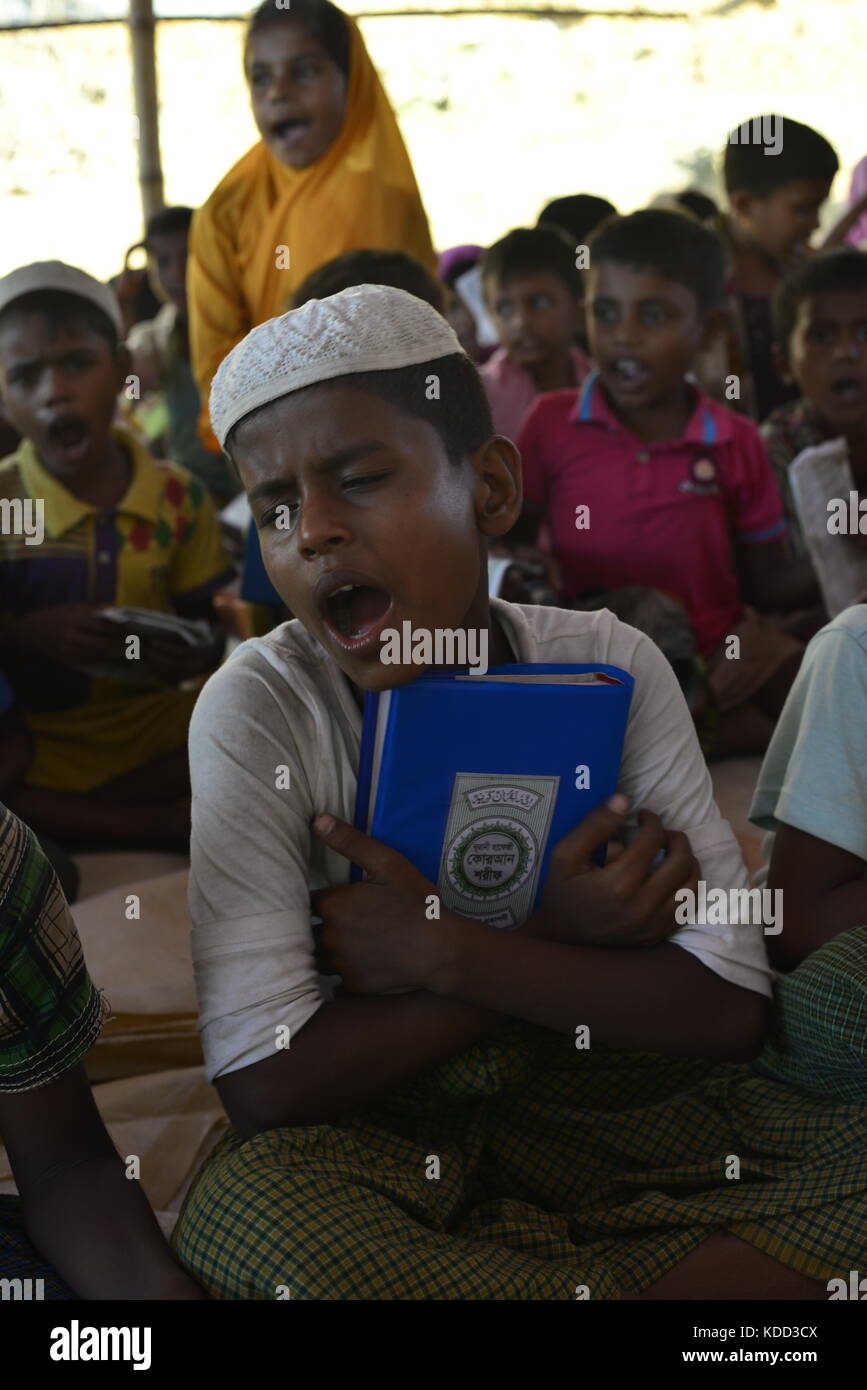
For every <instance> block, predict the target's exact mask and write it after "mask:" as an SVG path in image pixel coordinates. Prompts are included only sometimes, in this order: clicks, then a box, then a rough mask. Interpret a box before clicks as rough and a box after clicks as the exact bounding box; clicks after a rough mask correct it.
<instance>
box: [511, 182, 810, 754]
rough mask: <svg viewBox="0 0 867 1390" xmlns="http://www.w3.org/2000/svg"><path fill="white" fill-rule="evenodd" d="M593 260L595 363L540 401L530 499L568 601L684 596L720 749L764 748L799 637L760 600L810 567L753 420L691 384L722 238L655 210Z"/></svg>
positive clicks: (712, 312) (714, 318) (528, 457)
mask: <svg viewBox="0 0 867 1390" xmlns="http://www.w3.org/2000/svg"><path fill="white" fill-rule="evenodd" d="M590 265H591V268H590V270H589V272H588V282H589V283H588V308H589V322H588V331H589V337H590V343H591V348H592V351H593V356H594V359H595V361H596V364H597V370H596V371H595V372H594V373H593V374H592V376H590V377H589V378H588V380H587V381H586V382H585V383H584V386H583V388H582V389H581V391H580V392H576V391H558V392H555V393H552V394H551V395H549V396H546V397H543V398H542V399H541V400H539V401H537V402H536V404H535V405H534V406H533V407H532V409H531V410H530V412H529V413H528V415H527V418H526V419H525V421H524V425H523V427H522V429H521V432H520V434H519V436H518V447H519V449H520V451H521V455H522V458H523V462H524V489H525V495H526V498H527V501H528V503H529V504H530V508H531V510H532V508H533V507H535V509H536V514H537V515H538V516H539V517H542V516H544V519H545V521H546V523H547V526H548V529H549V531H550V535H551V543H552V550H553V553H554V557H555V559H556V560H557V561H558V562H559V564H560V567H561V569H562V572H563V575H564V581H565V586H566V594H567V595H568V596H569V597H570V598H577V596H578V595H579V594H581V593H582V592H583V591H585V590H587V589H590V588H592V587H594V586H600V585H601V586H604V587H605V588H615V589H616V588H620V587H622V586H624V585H633V584H637V585H643V586H648V587H650V588H653V589H658V590H662V591H663V592H664V593H667V594H671V595H673V596H674V597H675V598H677V599H679V600H680V602H681V603H682V604H683V606H684V608H685V609H686V612H687V615H688V617H689V619H690V621H691V623H692V626H693V630H694V632H695V637H696V642H697V645H698V649H699V652H700V654H701V655H702V656H703V657H704V658H705V660H706V662H707V665H708V671H709V678H710V684H711V688H712V691H713V693H714V696H715V699H716V702H717V705H718V707H719V710H720V728H719V734H718V738H717V742H716V744H715V746H714V751H715V752H716V753H718V754H722V753H728V752H762V751H764V749H765V748H766V747H767V743H768V739H769V737H770V734H771V732H772V729H773V721H774V719H775V718H776V716H777V714H778V713H779V711H780V709H781V708H782V705H783V701H784V699H785V697H786V693H787V691H788V689H789V686H790V685H791V682H792V679H793V678H794V674H795V671H796V670H797V665H798V662H799V660H800V655H801V651H802V647H801V645H800V643H798V642H797V641H796V640H795V639H794V638H791V637H789V636H788V635H787V634H786V633H784V632H783V631H781V630H780V629H779V628H777V627H775V626H772V625H771V624H770V623H768V622H767V621H766V620H763V619H761V618H760V617H759V616H758V614H757V613H756V612H755V611H754V610H755V609H758V610H764V611H783V612H785V611H787V610H788V609H790V608H796V607H798V606H799V605H800V603H801V602H802V601H803V599H804V586H806V587H807V588H808V590H809V592H810V593H812V579H811V578H810V577H809V576H807V578H806V579H805V578H804V576H803V575H801V574H799V572H798V571H797V570H796V571H794V572H793V571H792V569H791V564H790V554H789V549H788V541H787V537H786V524H785V520H784V518H783V514H782V506H781V503H780V497H779V493H778V492H777V488H776V486H775V483H774V477H773V473H772V471H771V467H770V464H769V462H768V459H767V455H766V454H765V451H764V448H763V446H762V443H761V440H760V438H759V435H758V432H757V430H756V427H755V425H753V424H752V423H751V422H750V421H748V420H745V419H744V418H743V417H741V416H738V415H735V414H734V412H732V411H729V410H726V409H725V408H724V407H723V406H720V405H717V404H716V403H715V402H713V401H711V400H710V399H709V397H707V396H706V395H704V393H703V392H701V391H700V390H698V389H697V388H696V387H695V386H694V385H692V384H691V383H690V381H689V380H688V374H689V371H690V367H691V365H692V362H693V359H694V357H695V355H696V353H697V352H698V350H699V349H700V347H701V346H702V344H703V343H706V342H707V341H709V339H710V338H711V337H712V336H713V334H714V332H715V331H716V328H717V326H718V321H719V316H718V307H719V299H720V295H721V292H722V287H723V277H724V263H723V251H722V247H721V245H720V243H719V241H718V239H717V237H716V236H715V235H714V234H713V232H711V231H709V230H708V229H707V228H705V227H702V226H701V225H700V224H699V223H698V222H696V221H694V220H692V219H691V218H687V217H683V216H681V214H680V213H676V212H668V211H664V210H662V209H645V210H643V211H641V212H636V213H632V214H631V215H630V216H628V217H621V218H617V219H614V220H612V221H609V222H608V223H606V225H605V227H604V228H603V229H602V230H601V231H600V232H599V233H598V234H597V235H596V236H595V237H594V238H593V239H592V240H591V243H590ZM747 605H753V607H752V608H748V607H747ZM732 638H737V642H735V643H732V641H731V639H732Z"/></svg>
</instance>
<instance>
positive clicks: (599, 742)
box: [352, 664, 634, 927]
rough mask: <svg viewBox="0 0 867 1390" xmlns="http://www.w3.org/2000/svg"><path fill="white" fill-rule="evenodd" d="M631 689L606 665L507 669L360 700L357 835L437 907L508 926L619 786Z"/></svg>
mask: <svg viewBox="0 0 867 1390" xmlns="http://www.w3.org/2000/svg"><path fill="white" fill-rule="evenodd" d="M633 685H634V680H633V677H632V676H631V675H630V674H629V672H628V671H623V670H621V669H620V668H619V667H616V666H604V665H587V664H584V665H529V666H527V665H511V666H497V667H491V669H490V670H489V671H488V672H486V674H485V675H476V674H473V675H469V674H466V675H465V674H463V673H462V672H452V671H449V672H434V673H432V674H430V675H424V676H420V677H419V678H418V679H417V680H414V681H412V682H411V683H410V684H409V685H405V686H401V687H399V688H398V689H396V690H388V691H383V692H375V693H368V695H367V697H366V701H365V708H364V724H363V729H362V739H361V759H360V766H359V776H358V795H357V801H356V815H355V824H356V826H357V827H358V828H359V829H360V830H364V831H366V832H367V833H368V834H369V835H373V836H374V837H375V838H376V839H377V840H382V841H383V842H384V843H385V844H387V845H391V846H392V848H393V849H396V850H399V851H400V853H401V854H403V855H405V856H406V858H407V859H409V860H410V861H411V862H412V863H413V864H415V866H416V868H417V869H419V870H421V872H422V873H423V874H424V875H425V877H426V878H428V879H430V880H431V882H432V883H435V884H436V885H437V889H438V892H439V895H440V899H441V901H442V903H443V905H444V906H445V907H446V908H448V909H450V910H451V911H453V912H460V913H462V914H463V915H464V916H466V917H472V918H475V919H477V920H478V921H484V922H489V923H491V924H492V925H494V926H500V927H518V926H520V925H521V924H522V923H523V922H525V921H526V920H527V918H528V917H529V916H530V914H531V913H532V911H533V909H534V908H535V906H536V904H537V903H538V901H539V897H540V896H541V892H542V887H543V885H544V882H545V874H546V872H547V868H548V860H549V858H550V855H551V850H552V849H553V847H554V845H555V844H556V843H557V841H558V840H561V839H562V838H563V836H564V835H567V834H568V833H569V831H570V830H572V829H573V827H574V826H575V825H577V824H578V822H579V821H580V820H581V819H582V818H583V817H584V816H586V815H587V814H588V812H589V811H592V810H593V809H594V808H595V807H596V806H598V805H599V804H600V803H601V802H603V801H605V800H606V798H607V797H609V796H610V795H611V794H612V793H613V792H614V791H616V789H617V781H618V777H619V773H620V759H621V757H622V754H623V741H624V738H625V735H626V723H627V719H628V717H629V704H630V701H631V699H632V688H633ZM605 848H606V847H605V846H604V845H602V846H601V847H600V850H599V852H598V857H597V862H599V863H604V858H605ZM360 877H361V872H360V870H359V869H357V867H356V866H353V870H352V879H353V880H354V881H357V880H358V879H359V878H360Z"/></svg>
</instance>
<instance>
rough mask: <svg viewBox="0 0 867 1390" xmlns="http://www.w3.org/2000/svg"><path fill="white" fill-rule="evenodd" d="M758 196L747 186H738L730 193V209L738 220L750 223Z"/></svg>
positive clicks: (746, 223)
mask: <svg viewBox="0 0 867 1390" xmlns="http://www.w3.org/2000/svg"><path fill="white" fill-rule="evenodd" d="M755 203H756V197H755V194H754V193H750V192H749V190H748V189H746V188H736V189H735V191H734V192H733V193H730V194H729V210H730V212H731V213H732V215H733V216H734V217H735V218H736V220H737V221H738V222H742V223H744V224H745V225H747V226H748V225H749V224H750V223H751V222H752V220H753V212H754V211H755Z"/></svg>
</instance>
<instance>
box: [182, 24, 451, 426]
mask: <svg viewBox="0 0 867 1390" xmlns="http://www.w3.org/2000/svg"><path fill="white" fill-rule="evenodd" d="M346 22H347V24H348V25H349V28H350V33H351V42H350V55H349V83H348V88H347V94H346V109H345V113H344V119H343V126H342V128H341V131H340V134H339V135H338V136H337V139H336V140H335V141H334V143H333V144H332V145H331V146H330V148H329V149H328V150H327V151H326V152H325V154H324V155H323V156H322V157H321V158H320V159H318V160H317V161H316V163H315V164H311V165H310V166H309V167H308V168H306V169H291V168H289V167H288V166H287V165H285V164H282V163H281V162H280V160H278V159H277V158H276V156H275V155H273V154H272V153H271V151H270V150H269V149H268V147H267V146H266V144H265V142H264V140H260V141H259V142H258V143H257V144H255V145H254V146H253V148H252V149H250V150H248V151H247V153H246V154H245V155H244V156H243V158H241V159H239V160H238V163H237V164H235V165H234V167H233V168H232V169H230V170H229V172H228V174H226V176H225V178H223V179H222V180H221V181H220V183H219V184H218V185H217V187H216V188H215V189H214V191H213V193H212V194H211V196H210V197H209V198H208V200H207V202H206V203H204V204H203V206H202V207H201V208H200V209H199V210H198V212H197V213H196V215H195V217H194V219H193V225H192V229H191V234H190V253H189V260H188V265H187V298H188V303H189V316H190V350H191V356H192V363H193V371H194V373H195V377H196V380H197V382H198V385H199V390H200V392H201V396H202V419H201V422H200V429H201V433H202V437H203V438H204V439H205V440H206V442H207V443H209V444H210V445H211V447H212V448H215V449H216V448H218V447H219V446H218V444H217V442H216V439H215V438H214V436H213V434H212V433H211V430H210V425H209V423H208V418H207V402H208V394H209V392H210V388H211V381H212V380H213V377H214V373H215V372H216V370H217V368H218V366H219V365H220V363H221V362H222V360H223V358H224V357H225V356H226V355H227V353H229V352H230V351H231V349H232V348H233V347H234V346H235V344H236V343H239V342H240V341H241V339H242V338H243V337H244V336H245V335H246V334H247V333H248V332H249V331H250V329H251V328H254V327H255V326H256V324H259V323H264V322H265V320H266V319H269V318H274V317H275V316H276V315H278V314H282V313H285V311H286V309H287V308H288V302H287V301H288V299H289V295H290V293H291V291H292V290H293V289H294V288H295V287H296V286H297V285H299V284H300V283H301V281H302V280H303V279H304V278H305V276H307V275H308V274H309V273H310V272H311V271H312V270H315V269H316V268H317V267H318V266H320V265H324V264H325V262H326V261H330V260H332V259H333V258H334V257H335V256H339V255H340V254H341V253H342V252H344V251H351V250H359V249H363V248H365V247H373V248H380V249H384V250H400V251H405V252H407V253H408V254H409V255H412V256H415V257H416V259H417V260H420V261H421V262H423V264H424V265H425V266H427V268H428V269H429V270H431V271H434V272H435V270H436V256H435V254H434V250H433V245H432V243H431V239H430V232H429V229H428V224H427V217H426V215H425V211H424V207H423V205H422V201H421V197H420V194H419V191H418V186H417V184H416V181H415V175H414V174H413V171H412V165H411V164H410V161H409V156H408V154H407V152H406V147H405V145H404V143H403V137H402V136H401V133H400V130H399V128H398V125H397V121H396V120H395V117H394V113H393V111H392V109H391V106H390V104H389V100H388V97H387V96H386V94H385V91H384V89H383V86H382V83H381V82H380V80H379V76H378V74H377V72H376V69H375V68H374V66H373V63H372V62H371V60H370V56H369V54H368V52H367V49H366V48H365V46H364V40H363V39H362V37H361V34H360V32H359V30H358V28H357V26H356V24H355V23H354V21H353V20H352V19H350V18H349V16H346Z"/></svg>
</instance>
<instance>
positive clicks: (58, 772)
mask: <svg viewBox="0 0 867 1390" xmlns="http://www.w3.org/2000/svg"><path fill="white" fill-rule="evenodd" d="M120 329H121V322H120V314H119V310H118V308H117V303H116V301H115V300H114V298H113V295H112V293H111V291H110V290H108V289H107V288H106V287H105V286H104V285H101V284H100V283H99V282H98V281H97V280H94V279H92V277H91V276H89V275H86V274H85V273H84V271H81V270H77V269H75V268H74V267H72V266H67V265H63V264H62V263H61V262H59V261H47V262H44V263H42V264H37V265H31V266H23V267H21V268H20V269H19V270H15V271H13V272H12V273H11V274H10V275H7V276H5V277H4V278H3V279H2V280H0V389H2V392H3V399H4V408H5V410H6V413H7V415H8V416H9V418H10V420H12V421H13V423H14V424H15V426H16V428H17V429H19V430H20V432H21V434H22V435H23V436H24V438H23V440H22V443H21V445H20V446H19V448H18V450H17V451H16V452H15V453H14V454H12V455H10V457H9V458H8V459H6V460H4V462H3V463H2V464H0V497H4V498H7V499H8V500H9V506H10V515H15V514H20V515H21V516H22V517H24V516H25V515H27V510H26V509H27V508H32V509H33V515H34V516H36V515H37V514H39V515H41V516H42V525H41V528H40V529H41V530H42V531H44V534H42V535H39V534H38V532H37V531H36V530H34V529H33V528H32V527H31V528H30V529H31V531H32V532H33V533H32V534H31V535H27V534H22V533H20V532H19V533H15V532H14V530H13V529H12V528H10V529H9V530H8V531H6V532H4V534H3V535H0V657H2V666H3V670H4V672H5V674H6V676H7V677H8V679H9V681H10V683H11V685H12V687H13V691H14V694H15V699H16V703H17V705H18V707H19V709H20V710H21V711H22V713H23V714H24V715H25V717H26V719H27V723H28V726H29V728H30V731H31V734H32V735H33V737H34V743H35V747H34V758H33V762H32V764H31V766H30V768H29V770H28V772H27V774H26V777H25V778H24V780H23V781H22V782H21V783H20V784H19V785H18V786H16V787H13V788H11V789H10V790H9V792H8V793H7V799H8V802H9V805H10V806H11V808H12V809H13V810H14V811H16V812H17V813H18V814H19V815H20V816H21V817H22V818H23V819H26V820H27V821H28V823H29V824H31V825H32V826H33V828H34V829H35V830H36V831H38V832H42V833H45V834H48V835H50V836H52V837H53V838H55V839H57V840H59V841H60V842H61V843H64V842H71V841H77V842H82V841H83V842H87V843H98V844H103V843H106V844H109V843H110V844H133V845H140V846H142V847H144V846H149V847H156V846H163V845H164V846H166V847H168V848H179V849H186V846H187V843H188V835H189V772H188V765H187V756H186V734H187V727H188V724H189V717H190V712H191V710H192V707H193V704H194V702H195V691H191V690H188V689H180V688H179V686H180V685H181V683H182V682H184V681H187V680H189V679H190V678H191V677H194V676H197V675H201V674H203V673H204V672H207V671H210V670H212V669H213V668H214V667H215V666H216V665H217V664H218V661H219V659H220V655H221V652H222V646H223V639H222V636H221V635H220V631H219V627H218V625H217V624H216V622H215V618H214V610H213V594H214V592H215V591H216V590H217V589H218V588H220V586H221V585H222V584H224V583H225V582H226V581H227V580H228V579H229V578H231V574H232V571H231V568H230V566H229V565H228V563H227V560H226V557H225V555H224V553H223V550H222V546H221V543H220V538H219V531H218V527H217V521H216V517H215V515H214V511H213V508H212V506H211V503H210V501H209V499H208V497H207V494H206V492H205V489H204V487H203V486H202V484H201V483H199V482H198V481H196V480H195V479H194V478H193V477H191V475H190V474H189V473H187V472H186V471H185V470H184V469H182V468H179V467H177V466H176V465H174V464H168V463H157V462H155V461H154V460H153V459H152V458H151V456H150V454H149V453H148V452H147V451H146V450H145V449H144V448H143V446H142V445H140V444H139V443H138V442H137V441H136V439H135V438H134V437H133V435H132V434H130V433H129V432H128V431H126V430H123V429H119V428H114V427H113V425H112V421H113V418H114V413H115V404H116V400H117V396H118V393H119V392H120V391H121V390H122V389H123V387H124V385H125V382H126V377H127V373H128V372H129V370H130V358H129V354H128V352H127V351H126V349H125V348H124V347H123V346H121V345H120V344H119V341H118V340H119V334H120ZM15 508H17V513H16V512H15V511H14V509H15ZM115 605H120V606H121V607H131V608H139V609H150V610H154V611H156V612H160V613H167V614H176V615H178V616H180V617H183V618H189V619H195V620H203V621H204V622H205V623H206V624H208V625H209V629H210V635H208V633H207V632H205V631H204V630H203V631H202V641H201V642H200V643H198V644H197V645H193V646H184V645H182V644H181V643H180V642H179V641H175V640H171V639H167V638H163V637H161V636H160V637H148V636H147V635H145V636H141V635H140V634H139V638H138V640H139V641H140V646H139V647H137V646H136V645H135V643H129V642H128V640H127V637H128V634H127V633H126V629H124V628H123V627H121V626H119V625H113V624H109V622H108V621H106V620H105V619H103V618H101V617H100V609H102V608H111V607H113V606H115ZM132 635H134V636H135V634H134V633H133V634H132ZM115 672H117V678H114V673H115Z"/></svg>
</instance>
